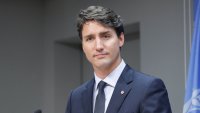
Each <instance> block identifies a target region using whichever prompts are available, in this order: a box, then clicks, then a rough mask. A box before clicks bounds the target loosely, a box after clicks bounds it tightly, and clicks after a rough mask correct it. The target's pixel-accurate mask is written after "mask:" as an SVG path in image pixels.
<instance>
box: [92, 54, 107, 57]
mask: <svg viewBox="0 0 200 113" xmlns="http://www.w3.org/2000/svg"><path fill="white" fill-rule="evenodd" d="M107 55H108V53H97V54H95V55H94V57H96V58H104V57H105V56H107Z"/></svg>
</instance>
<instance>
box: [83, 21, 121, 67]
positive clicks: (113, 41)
mask: <svg viewBox="0 0 200 113" xmlns="http://www.w3.org/2000/svg"><path fill="white" fill-rule="evenodd" d="M123 44H124V34H123V33H122V34H121V35H120V37H118V36H117V34H116V32H115V30H114V29H113V28H111V27H108V26H105V25H102V24H100V23H98V22H96V21H88V22H86V23H85V24H84V25H83V29H82V47H83V51H84V53H85V55H86V57H87V59H88V60H89V62H90V63H91V64H92V65H93V68H94V69H95V70H106V69H113V68H114V67H116V66H117V65H118V64H119V63H120V61H121V56H120V47H122V46H123Z"/></svg>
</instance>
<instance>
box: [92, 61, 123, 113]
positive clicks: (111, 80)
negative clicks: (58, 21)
mask: <svg viewBox="0 0 200 113" xmlns="http://www.w3.org/2000/svg"><path fill="white" fill-rule="evenodd" d="M125 66H126V64H125V62H124V60H123V59H122V61H121V63H120V64H119V65H118V66H117V67H116V68H115V69H114V70H113V71H112V72H111V73H110V74H109V75H108V76H107V77H106V78H105V79H103V80H102V79H100V78H99V77H98V76H97V75H96V74H95V73H94V77H95V85H94V92H93V113H94V107H95V102H96V96H97V94H98V89H97V85H98V83H99V82H100V81H101V80H102V81H104V82H106V83H107V85H106V87H105V88H104V92H105V112H106V110H107V107H108V104H109V102H110V99H111V97H112V94H113V91H114V89H115V85H116V84H117V81H118V79H119V77H120V75H121V73H122V71H123V70H124V68H125Z"/></svg>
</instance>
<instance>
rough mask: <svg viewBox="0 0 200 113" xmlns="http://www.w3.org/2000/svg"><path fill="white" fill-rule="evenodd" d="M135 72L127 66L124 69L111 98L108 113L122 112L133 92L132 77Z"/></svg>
mask: <svg viewBox="0 0 200 113" xmlns="http://www.w3.org/2000/svg"><path fill="white" fill-rule="evenodd" d="M132 72H133V71H132V70H131V68H130V67H129V66H128V65H126V67H125V68H124V70H123V72H122V74H121V76H120V78H119V80H118V82H117V84H116V86H115V89H114V92H113V95H112V97H111V100H110V103H109V105H108V108H107V111H106V113H117V112H118V111H119V110H120V107H121V105H122V103H123V102H124V100H125V98H126V96H127V95H128V93H129V92H130V90H131V83H132V81H133V76H132V75H130V73H132Z"/></svg>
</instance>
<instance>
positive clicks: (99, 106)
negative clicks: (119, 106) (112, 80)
mask: <svg viewBox="0 0 200 113" xmlns="http://www.w3.org/2000/svg"><path fill="white" fill-rule="evenodd" d="M105 86H106V83H105V82H104V81H100V82H99V84H98V89H99V92H98V94H97V97H96V103H95V108H94V113H104V110H105V93H104V88H105Z"/></svg>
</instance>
